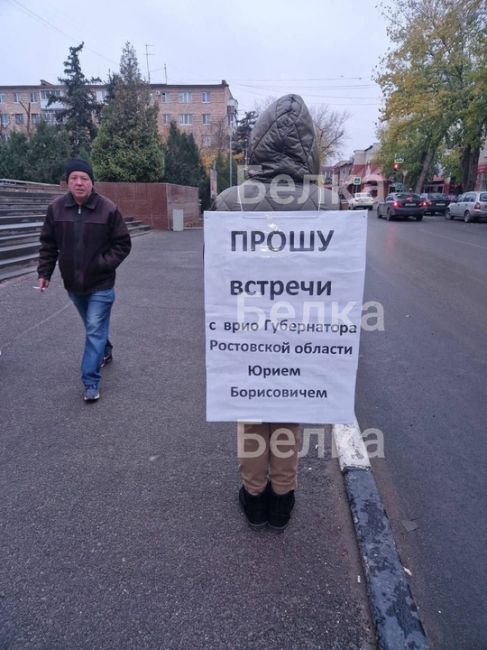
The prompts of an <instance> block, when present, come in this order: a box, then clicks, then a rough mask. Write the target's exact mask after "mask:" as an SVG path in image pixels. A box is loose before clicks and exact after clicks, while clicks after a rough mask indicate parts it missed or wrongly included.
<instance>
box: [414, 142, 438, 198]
mask: <svg viewBox="0 0 487 650" xmlns="http://www.w3.org/2000/svg"><path fill="white" fill-rule="evenodd" d="M435 151H436V147H433V146H431V145H430V146H429V148H428V149H427V150H426V152H425V154H424V156H423V164H422V167H421V171H420V172H419V176H418V178H417V180H416V185H415V187H414V191H415V192H416V193H417V194H420V193H421V192H422V191H423V185H424V181H425V180H426V176H427V174H428V172H429V170H430V167H431V163H432V162H433V157H434V155H435Z"/></svg>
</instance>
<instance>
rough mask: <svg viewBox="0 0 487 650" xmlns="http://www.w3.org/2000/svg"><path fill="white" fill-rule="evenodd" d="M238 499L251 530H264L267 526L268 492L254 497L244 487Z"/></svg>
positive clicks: (265, 491)
mask: <svg viewBox="0 0 487 650" xmlns="http://www.w3.org/2000/svg"><path fill="white" fill-rule="evenodd" d="M238 499H239V501H240V505H241V506H242V510H243V511H244V514H245V516H246V517H247V522H248V524H249V526H250V527H251V528H255V529H259V528H264V526H266V524H267V502H268V490H267V487H266V489H265V490H264V491H263V492H261V493H260V494H257V495H253V494H250V492H247V490H246V489H245V487H244V486H243V485H242V487H241V488H240V492H239V493H238Z"/></svg>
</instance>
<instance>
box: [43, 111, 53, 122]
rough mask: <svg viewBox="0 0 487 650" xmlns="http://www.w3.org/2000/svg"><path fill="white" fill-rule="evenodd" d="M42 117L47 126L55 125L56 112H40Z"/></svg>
mask: <svg viewBox="0 0 487 650" xmlns="http://www.w3.org/2000/svg"><path fill="white" fill-rule="evenodd" d="M42 117H43V118H44V119H45V120H46V122H47V123H48V124H56V111H54V110H47V111H42Z"/></svg>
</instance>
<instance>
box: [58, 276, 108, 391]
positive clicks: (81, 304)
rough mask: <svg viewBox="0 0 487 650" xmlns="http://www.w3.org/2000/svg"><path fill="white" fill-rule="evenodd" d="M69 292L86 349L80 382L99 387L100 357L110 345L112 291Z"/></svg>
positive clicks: (82, 361) (101, 359)
mask: <svg viewBox="0 0 487 650" xmlns="http://www.w3.org/2000/svg"><path fill="white" fill-rule="evenodd" d="M68 295H69V297H70V298H71V300H72V301H73V303H74V306H75V307H76V309H77V310H78V312H79V315H80V316H81V319H82V320H83V324H84V326H85V330H86V339H85V350H84V353H83V358H82V359H81V381H82V382H83V384H84V385H85V386H94V387H95V388H98V384H99V383H100V379H101V373H100V367H101V363H102V361H103V357H104V356H105V355H106V354H108V353H109V352H110V350H111V348H112V344H111V343H110V341H109V339H108V330H109V327H110V313H111V311H112V305H113V303H114V301H115V291H114V290H113V289H105V290H104V291H95V292H94V293H89V294H87V295H80V294H77V293H69V294H68Z"/></svg>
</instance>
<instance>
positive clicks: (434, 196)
mask: <svg viewBox="0 0 487 650" xmlns="http://www.w3.org/2000/svg"><path fill="white" fill-rule="evenodd" d="M427 196H428V198H429V199H448V197H447V196H446V194H428V195H427Z"/></svg>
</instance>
